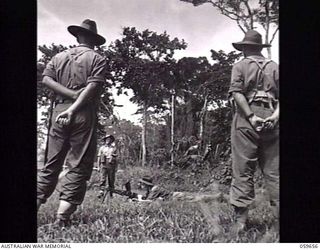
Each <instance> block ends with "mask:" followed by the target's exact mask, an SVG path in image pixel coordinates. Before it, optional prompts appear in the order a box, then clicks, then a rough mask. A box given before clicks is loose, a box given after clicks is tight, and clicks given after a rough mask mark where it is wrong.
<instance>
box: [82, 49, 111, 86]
mask: <svg viewBox="0 0 320 250" xmlns="http://www.w3.org/2000/svg"><path fill="white" fill-rule="evenodd" d="M105 74H106V59H105V58H103V57H102V56H100V55H99V56H97V57H96V58H95V60H94V63H93V67H92V72H91V74H90V76H89V77H88V80H87V83H88V84H89V83H91V82H98V83H102V84H104V83H105Z"/></svg>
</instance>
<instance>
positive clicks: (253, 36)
mask: <svg viewBox="0 0 320 250" xmlns="http://www.w3.org/2000/svg"><path fill="white" fill-rule="evenodd" d="M242 41H243V42H252V43H256V44H262V36H261V35H260V33H259V32H257V31H255V30H248V31H247V33H246V34H245V36H244V38H243V40H242Z"/></svg>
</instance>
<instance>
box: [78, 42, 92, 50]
mask: <svg viewBox="0 0 320 250" xmlns="http://www.w3.org/2000/svg"><path fill="white" fill-rule="evenodd" d="M78 47H87V48H89V49H93V48H91V47H90V46H89V45H87V44H84V43H80V44H79V45H78Z"/></svg>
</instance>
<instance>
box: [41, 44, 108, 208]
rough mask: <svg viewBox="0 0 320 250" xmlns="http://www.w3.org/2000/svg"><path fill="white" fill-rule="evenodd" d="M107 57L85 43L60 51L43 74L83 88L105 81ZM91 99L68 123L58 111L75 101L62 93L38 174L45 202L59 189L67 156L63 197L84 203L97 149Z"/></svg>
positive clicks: (72, 87) (63, 178)
mask: <svg viewBox="0 0 320 250" xmlns="http://www.w3.org/2000/svg"><path fill="white" fill-rule="evenodd" d="M105 65H106V61H105V59H104V58H103V57H102V56H100V55H99V54H98V53H96V52H95V51H94V50H92V49H90V48H88V47H87V46H84V45H79V46H77V47H75V48H71V49H68V50H66V51H63V52H61V53H59V54H57V55H56V56H55V57H53V58H52V60H51V61H50V62H49V63H48V65H47V67H46V69H45V70H44V73H43V75H44V76H49V77H51V78H53V79H54V80H55V81H57V82H59V83H60V84H62V85H63V86H65V87H67V88H70V89H74V90H76V89H80V88H83V87H85V86H87V85H88V84H89V83H90V82H98V83H100V84H104V83H105V78H104V77H105ZM98 100H99V97H97V98H95V100H94V101H91V102H89V103H88V104H87V105H86V106H84V107H83V108H82V109H81V110H79V112H77V113H76V114H75V115H74V118H73V119H72V121H71V122H70V124H69V125H67V126H62V125H60V124H58V123H56V122H55V119H56V117H57V115H58V114H60V113H61V112H62V111H64V110H66V109H67V108H68V107H70V106H71V105H72V101H71V100H68V99H65V98H64V97H62V96H58V97H57V99H56V102H55V108H54V110H53V115H52V127H51V128H50V131H49V138H48V140H49V141H48V161H47V163H46V164H45V166H44V168H43V169H42V170H41V171H40V173H39V174H38V182H37V198H38V200H40V201H41V202H42V203H45V202H46V200H47V198H48V197H50V195H51V194H52V193H53V191H54V190H55V187H56V185H57V182H58V177H59V173H60V172H61V170H62V166H63V163H64V162H65V159H66V158H67V162H68V163H69V165H70V169H69V171H68V172H67V173H66V174H65V175H64V176H63V177H62V178H61V188H60V200H64V201H67V202H69V203H71V204H75V205H79V204H81V203H82V201H83V199H84V196H85V192H86V181H87V180H89V179H90V176H91V173H92V168H93V162H94V157H95V153H96V146H97V140H96V133H95V131H96V123H97V117H96V107H97V105H96V101H98Z"/></svg>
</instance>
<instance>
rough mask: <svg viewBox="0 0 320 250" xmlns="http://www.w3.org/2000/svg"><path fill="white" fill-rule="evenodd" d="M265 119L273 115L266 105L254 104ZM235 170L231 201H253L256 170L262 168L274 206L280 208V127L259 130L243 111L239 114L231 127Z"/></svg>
mask: <svg viewBox="0 0 320 250" xmlns="http://www.w3.org/2000/svg"><path fill="white" fill-rule="evenodd" d="M251 109H252V110H253V112H254V113H255V114H257V115H258V116H260V117H262V118H266V117H268V116H270V115H271V114H272V111H271V110H269V109H267V108H264V107H251ZM231 149H232V171H233V179H232V182H231V190H230V203H231V204H232V205H235V206H237V207H248V206H249V205H250V204H251V203H252V202H253V200H254V197H255V192H254V178H253V177H254V172H255V170H256V167H257V166H258V167H260V168H261V171H262V173H263V177H264V179H265V185H266V188H267V191H268V193H269V197H270V203H271V205H276V206H277V207H279V129H278V127H276V128H274V129H272V130H265V131H261V132H257V131H255V130H254V129H253V127H252V126H251V124H250V123H249V121H247V120H246V119H245V118H244V117H243V115H242V114H240V113H236V114H235V115H234V117H233V121H232V127H231Z"/></svg>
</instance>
